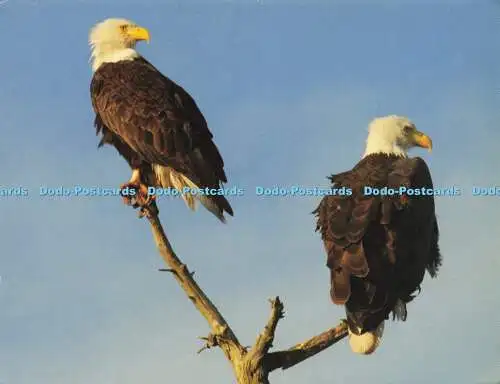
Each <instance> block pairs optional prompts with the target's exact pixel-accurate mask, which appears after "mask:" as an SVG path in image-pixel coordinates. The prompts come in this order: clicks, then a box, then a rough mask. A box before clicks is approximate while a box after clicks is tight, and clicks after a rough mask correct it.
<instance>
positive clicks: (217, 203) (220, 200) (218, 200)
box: [197, 195, 233, 223]
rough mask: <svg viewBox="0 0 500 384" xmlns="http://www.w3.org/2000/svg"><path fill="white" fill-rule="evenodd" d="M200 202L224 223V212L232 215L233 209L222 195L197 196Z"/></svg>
mask: <svg viewBox="0 0 500 384" xmlns="http://www.w3.org/2000/svg"><path fill="white" fill-rule="evenodd" d="M197 198H198V200H199V201H200V203H201V204H202V205H203V206H204V207H205V208H206V209H207V210H209V211H210V212H212V213H213V214H214V215H215V216H216V217H217V218H218V219H219V220H220V221H221V222H223V223H225V222H226V218H225V217H224V212H227V213H228V214H229V215H231V216H233V209H232V208H231V205H230V204H229V202H228V201H227V199H226V198H225V197H224V196H220V195H217V196H197Z"/></svg>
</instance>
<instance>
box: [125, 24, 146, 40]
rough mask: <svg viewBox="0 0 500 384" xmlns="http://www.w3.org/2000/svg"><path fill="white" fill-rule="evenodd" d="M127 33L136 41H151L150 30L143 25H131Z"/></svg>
mask: <svg viewBox="0 0 500 384" xmlns="http://www.w3.org/2000/svg"><path fill="white" fill-rule="evenodd" d="M127 35H128V36H130V37H131V38H132V39H134V40H136V41H140V40H144V41H146V43H149V40H150V37H149V31H148V30H147V29H146V28H143V27H130V28H128V29H127Z"/></svg>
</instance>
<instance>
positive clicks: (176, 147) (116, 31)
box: [89, 19, 233, 222]
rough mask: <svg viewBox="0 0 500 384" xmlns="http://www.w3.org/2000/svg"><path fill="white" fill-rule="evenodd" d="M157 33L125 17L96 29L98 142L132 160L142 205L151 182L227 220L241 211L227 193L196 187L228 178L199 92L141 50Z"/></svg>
mask: <svg viewBox="0 0 500 384" xmlns="http://www.w3.org/2000/svg"><path fill="white" fill-rule="evenodd" d="M149 38H150V35H149V32H148V30H147V29H145V28H143V27H140V26H138V25H137V24H136V23H134V22H132V21H129V20H125V19H107V20H105V21H103V22H100V23H98V24H96V25H95V26H94V27H93V28H92V29H91V31H90V35H89V44H90V47H91V60H92V70H93V77H92V81H91V85H90V93H91V99H92V106H93V109H94V112H95V114H96V116H95V123H94V125H95V128H96V134H97V135H99V134H101V135H102V136H101V140H100V142H99V145H98V147H101V146H103V145H104V144H109V145H112V146H114V147H115V148H116V149H117V151H118V153H119V154H120V155H121V156H122V157H124V158H125V159H126V161H127V162H128V164H129V165H130V167H131V168H132V177H131V179H130V181H129V182H128V183H125V184H123V185H122V188H125V187H130V188H133V189H134V190H135V191H137V193H138V195H137V200H136V201H137V203H138V204H137V205H139V206H147V205H148V204H151V203H152V201H153V199H154V196H153V195H151V194H150V193H148V187H149V186H153V187H155V188H172V189H176V190H178V191H179V192H181V196H182V198H183V199H184V201H185V202H186V204H187V205H188V207H189V208H191V209H193V210H194V209H195V207H196V200H195V199H198V200H199V201H200V202H201V203H202V204H203V205H204V206H205V207H206V208H207V209H208V210H209V211H210V212H212V213H213V214H214V215H215V216H216V217H217V218H218V219H219V220H221V221H222V222H224V221H225V217H224V212H227V213H228V214H229V215H233V210H232V208H231V206H230V204H229V202H228V201H227V200H226V198H225V197H224V196H223V195H222V194H216V193H217V192H215V193H211V194H207V193H204V194H200V193H191V191H194V190H196V191H198V190H206V189H207V188H210V189H211V190H212V191H213V190H217V191H220V188H221V186H222V184H223V183H226V182H227V177H226V174H225V172H224V161H223V159H222V157H221V155H220V153H219V150H218V149H217V146H216V145H215V144H214V142H213V140H212V139H213V135H212V133H211V132H210V130H209V128H208V126H207V122H206V121H205V118H204V117H203V115H202V113H201V112H200V110H199V109H198V106H197V105H196V103H195V101H194V100H193V98H192V97H191V96H190V95H189V94H188V93H187V92H186V91H185V90H184V89H183V88H182V87H180V86H179V85H177V84H176V83H174V82H173V81H172V80H170V79H169V78H168V77H166V76H164V75H162V74H161V73H160V72H159V71H158V70H157V69H156V68H155V67H154V66H153V65H152V64H151V63H149V62H148V61H147V60H146V59H144V58H143V57H142V56H141V55H140V54H139V53H138V52H137V51H136V50H135V46H136V43H137V42H138V41H142V40H145V41H149ZM188 190H189V192H188V193H182V192H186V191H188ZM124 200H125V202H127V201H128V203H130V200H131V199H129V198H127V197H124Z"/></svg>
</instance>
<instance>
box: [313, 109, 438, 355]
mask: <svg viewBox="0 0 500 384" xmlns="http://www.w3.org/2000/svg"><path fill="white" fill-rule="evenodd" d="M414 146H419V147H423V148H428V150H429V151H431V149H432V141H431V139H430V138H429V137H428V136H427V135H425V134H424V133H422V132H419V131H417V129H416V127H415V125H414V124H413V123H412V122H411V121H410V120H408V118H406V117H401V116H394V115H392V116H386V117H380V118H376V119H374V120H373V121H372V122H371V124H370V125H369V134H368V139H367V141H366V150H365V153H364V155H363V158H362V159H361V161H359V162H358V163H357V164H356V165H355V166H354V168H352V169H351V170H350V171H347V172H343V173H340V174H336V175H332V176H331V177H330V178H329V179H330V180H331V182H332V184H333V187H334V188H342V187H345V191H350V192H351V194H350V195H349V193H348V192H347V193H346V194H345V195H343V196H341V195H333V194H332V195H329V196H325V197H324V198H323V199H322V201H321V202H320V204H319V206H318V207H317V209H316V210H315V211H314V212H313V213H314V214H315V215H316V217H317V224H316V231H320V233H321V237H322V240H323V243H324V247H325V250H326V253H327V267H328V268H329V269H330V296H331V299H332V301H333V303H334V304H338V305H344V306H345V310H346V315H347V325H348V338H349V344H350V346H351V349H352V351H353V352H355V353H360V354H365V355H366V354H371V353H373V352H374V351H375V350H376V348H377V347H378V345H379V344H380V341H381V338H382V335H383V331H384V322H385V320H386V319H388V318H389V315H390V314H392V317H393V319H396V318H397V319H399V320H402V321H405V320H406V315H407V311H406V304H407V303H409V302H410V301H412V300H413V299H414V297H415V296H416V293H417V291H418V292H420V285H421V283H422V280H423V278H424V274H425V271H426V270H427V271H428V273H429V274H430V276H431V277H436V275H437V272H438V268H439V266H440V265H441V254H440V250H439V246H438V238H439V229H438V223H437V220H436V215H435V210H434V197H433V196H432V195H426V196H412V195H411V193H404V190H402V192H403V193H402V194H394V195H392V196H391V195H387V196H382V195H369V194H368V193H365V188H364V187H365V186H367V187H371V188H373V189H375V188H378V189H377V190H378V191H380V192H383V191H384V190H383V188H384V187H388V188H394V189H395V190H398V191H399V188H400V187H401V186H403V187H406V188H407V191H408V190H411V191H416V190H417V189H418V190H421V189H422V188H433V183H432V178H431V174H430V171H429V168H428V167H427V165H426V163H425V162H424V160H422V159H421V158H419V157H414V158H410V157H408V155H407V151H408V150H409V149H410V148H412V147H414ZM373 189H372V190H373Z"/></svg>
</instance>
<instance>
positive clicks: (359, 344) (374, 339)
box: [348, 322, 384, 355]
mask: <svg viewBox="0 0 500 384" xmlns="http://www.w3.org/2000/svg"><path fill="white" fill-rule="evenodd" d="M348 332H349V345H350V346H351V350H352V351H353V352H354V353H359V354H361V355H369V354H372V353H373V352H375V350H376V349H377V347H378V346H379V345H380V342H381V340H382V335H383V334H384V322H382V323H381V324H380V325H379V326H378V327H377V329H376V330H375V331H374V332H365V333H363V334H361V335H356V334H355V333H352V332H351V330H348Z"/></svg>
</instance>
